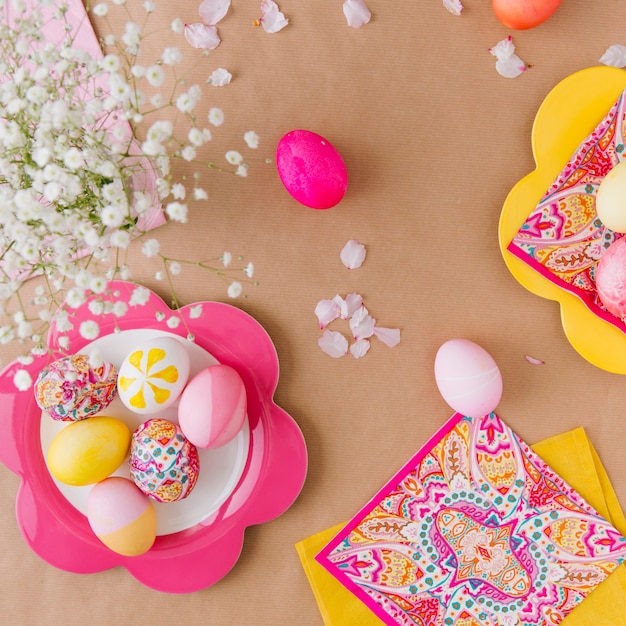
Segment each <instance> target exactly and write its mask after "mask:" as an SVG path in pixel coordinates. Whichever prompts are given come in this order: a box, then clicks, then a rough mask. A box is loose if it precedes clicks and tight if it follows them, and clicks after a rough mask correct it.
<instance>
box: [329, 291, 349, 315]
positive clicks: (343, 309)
mask: <svg viewBox="0 0 626 626" xmlns="http://www.w3.org/2000/svg"><path fill="white" fill-rule="evenodd" d="M333 302H334V303H335V304H336V305H337V306H338V307H339V317H341V319H342V320H347V319H348V317H350V316H349V315H348V303H347V302H346V301H345V300H344V299H343V298H342V297H341V296H340V295H336V296H335V297H334V298H333Z"/></svg>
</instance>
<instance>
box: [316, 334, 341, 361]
mask: <svg viewBox="0 0 626 626" xmlns="http://www.w3.org/2000/svg"><path fill="white" fill-rule="evenodd" d="M317 345H318V346H319V347H320V348H321V349H322V352H325V353H326V354H328V355H329V356H332V357H333V359H338V358H340V357H342V356H345V355H346V354H348V340H347V339H346V338H345V337H344V336H343V335H342V334H341V333H340V332H337V331H336V330H325V331H324V333H323V334H322V336H321V337H320V338H319V339H318V340H317Z"/></svg>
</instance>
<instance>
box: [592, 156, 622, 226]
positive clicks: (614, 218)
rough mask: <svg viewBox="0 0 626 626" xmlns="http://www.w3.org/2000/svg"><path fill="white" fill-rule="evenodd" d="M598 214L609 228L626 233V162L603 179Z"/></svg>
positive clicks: (618, 165) (599, 193)
mask: <svg viewBox="0 0 626 626" xmlns="http://www.w3.org/2000/svg"><path fill="white" fill-rule="evenodd" d="M596 213H597V214H598V217H599V218H600V220H601V221H602V223H603V224H604V225H605V226H606V227H607V228H610V229H611V230H613V231H615V232H617V233H626V161H621V162H620V163H618V164H617V165H616V166H615V167H613V169H611V170H610V171H609V172H608V174H607V175H606V176H605V177H604V178H603V179H602V182H601V183H600V186H599V187H598V192H597V194H596Z"/></svg>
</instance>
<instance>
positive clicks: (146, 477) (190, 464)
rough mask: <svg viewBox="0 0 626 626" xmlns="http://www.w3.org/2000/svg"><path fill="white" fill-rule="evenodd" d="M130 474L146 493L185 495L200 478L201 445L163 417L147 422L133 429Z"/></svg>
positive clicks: (171, 497) (163, 497)
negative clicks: (198, 447)
mask: <svg viewBox="0 0 626 626" xmlns="http://www.w3.org/2000/svg"><path fill="white" fill-rule="evenodd" d="M129 463H130V474H131V476H132V479H133V480H134V481H135V484H136V485H137V487H139V489H141V491H143V492H144V493H145V494H146V495H148V496H150V497H151V498H153V499H154V500H156V501H158V502H176V501H177V500H182V499H183V498H186V497H187V496H188V495H189V494H190V493H191V490H192V489H193V488H194V487H195V485H196V482H197V481H198V473H199V471H200V460H199V457H198V449H197V448H196V446H194V445H193V444H192V443H191V442H190V441H189V440H188V439H187V438H186V437H185V435H184V434H183V432H182V430H181V429H180V426H178V424H174V422H170V421H169V420H166V419H162V418H152V419H149V420H147V421H146V422H144V423H143V424H142V425H141V426H139V428H137V430H136V431H135V432H134V433H133V436H132V440H131V445H130V462H129Z"/></svg>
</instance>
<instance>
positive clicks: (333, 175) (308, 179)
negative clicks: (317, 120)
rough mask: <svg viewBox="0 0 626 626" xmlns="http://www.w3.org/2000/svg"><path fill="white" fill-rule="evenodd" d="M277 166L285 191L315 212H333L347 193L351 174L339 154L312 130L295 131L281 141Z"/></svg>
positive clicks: (277, 151) (278, 148) (277, 154)
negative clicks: (330, 210) (318, 210)
mask: <svg viewBox="0 0 626 626" xmlns="http://www.w3.org/2000/svg"><path fill="white" fill-rule="evenodd" d="M276 167H277V168H278V175H279V176H280V180H281V181H282V183H283V185H284V186H285V189H287V191H288V192H289V193H290V194H291V195H292V196H293V197H294V198H295V199H296V200H297V201H298V202H300V203H301V204H303V205H304V206H307V207H310V208H312V209H330V208H331V207H334V206H335V205H336V204H338V203H339V201H340V200H341V199H342V198H343V196H344V194H345V193H346V188H347V186H348V173H347V171H346V166H345V164H344V162H343V159H342V158H341V156H340V155H339V152H337V150H336V149H335V148H334V146H333V145H332V144H331V143H330V142H329V141H328V140H327V139H324V137H321V136H320V135H318V134H316V133H313V132H311V131H309V130H292V131H291V132H289V133H287V134H286V135H284V136H283V137H282V138H281V140H280V141H279V142H278V146H277V148H276Z"/></svg>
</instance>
